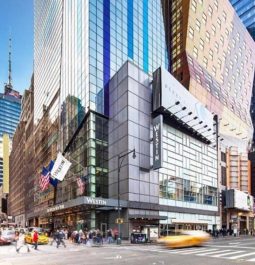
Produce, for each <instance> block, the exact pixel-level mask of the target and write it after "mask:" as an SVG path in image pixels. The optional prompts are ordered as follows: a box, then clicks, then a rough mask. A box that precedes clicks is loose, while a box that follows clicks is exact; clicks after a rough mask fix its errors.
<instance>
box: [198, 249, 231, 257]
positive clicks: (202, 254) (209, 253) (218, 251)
mask: <svg viewBox="0 0 255 265" xmlns="http://www.w3.org/2000/svg"><path fill="white" fill-rule="evenodd" d="M227 251H231V250H227ZM222 252H225V253H226V250H217V251H213V252H212V251H206V252H205V253H201V254H197V256H206V255H211V254H217V253H222Z"/></svg>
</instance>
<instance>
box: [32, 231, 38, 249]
mask: <svg viewBox="0 0 255 265" xmlns="http://www.w3.org/2000/svg"><path fill="white" fill-rule="evenodd" d="M38 239H39V234H38V232H37V230H34V233H33V243H34V249H35V250H38V249H37V247H38Z"/></svg>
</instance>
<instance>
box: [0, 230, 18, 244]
mask: <svg viewBox="0 0 255 265" xmlns="http://www.w3.org/2000/svg"><path fill="white" fill-rule="evenodd" d="M14 240H15V231H14V230H3V231H2V232H1V235H0V245H7V244H11V243H12V242H13V241H14Z"/></svg>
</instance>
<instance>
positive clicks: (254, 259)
mask: <svg viewBox="0 0 255 265" xmlns="http://www.w3.org/2000/svg"><path fill="white" fill-rule="evenodd" d="M246 261H255V258H253V259H248V260H246Z"/></svg>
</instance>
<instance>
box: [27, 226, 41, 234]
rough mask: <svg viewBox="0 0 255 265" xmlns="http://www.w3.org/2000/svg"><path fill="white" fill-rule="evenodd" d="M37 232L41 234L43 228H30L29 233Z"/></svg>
mask: <svg viewBox="0 0 255 265" xmlns="http://www.w3.org/2000/svg"><path fill="white" fill-rule="evenodd" d="M35 230H36V231H37V232H38V233H41V232H42V228H41V227H29V228H28V231H29V232H33V231H35Z"/></svg>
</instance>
